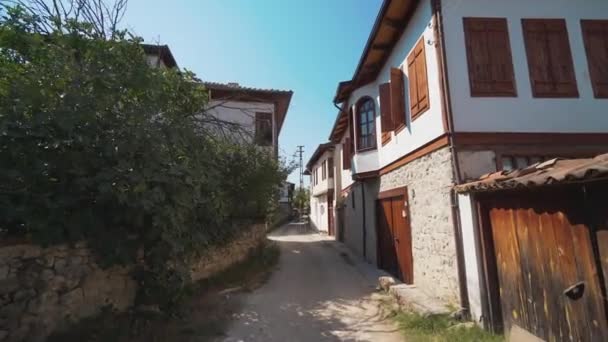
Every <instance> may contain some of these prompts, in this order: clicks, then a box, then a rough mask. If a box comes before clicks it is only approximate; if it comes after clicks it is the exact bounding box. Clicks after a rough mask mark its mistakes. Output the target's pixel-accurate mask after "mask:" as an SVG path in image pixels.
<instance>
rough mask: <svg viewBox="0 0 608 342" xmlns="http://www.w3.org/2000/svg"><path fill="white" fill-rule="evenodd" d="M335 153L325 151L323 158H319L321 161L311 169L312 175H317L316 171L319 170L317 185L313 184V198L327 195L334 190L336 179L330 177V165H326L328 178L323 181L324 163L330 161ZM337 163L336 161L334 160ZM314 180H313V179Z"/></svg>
mask: <svg viewBox="0 0 608 342" xmlns="http://www.w3.org/2000/svg"><path fill="white" fill-rule="evenodd" d="M333 155H334V153H333V151H325V152H323V154H322V155H321V157H319V159H318V160H317V162H316V163H314V164H313V165H312V167H311V170H310V172H311V173H312V174H314V173H315V170H316V169H317V168H318V170H319V171H317V176H318V179H317V184H315V183H311V184H312V193H311V194H312V196H319V195H321V194H326V193H327V192H328V191H330V190H331V189H333V188H334V178H333V177H329V168H328V166H329V163H327V165H326V178H325V179H323V162H324V161H326V160H328V159H329V158H330V157H333ZM334 163H335V160H334ZM311 180H312V178H311Z"/></svg>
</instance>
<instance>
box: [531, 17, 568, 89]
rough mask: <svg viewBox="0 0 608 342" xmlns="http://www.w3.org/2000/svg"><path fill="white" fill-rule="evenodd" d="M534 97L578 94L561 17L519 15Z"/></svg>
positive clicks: (564, 24)
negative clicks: (540, 17) (534, 17)
mask: <svg viewBox="0 0 608 342" xmlns="http://www.w3.org/2000/svg"><path fill="white" fill-rule="evenodd" d="M522 26H523V31H524V41H525V45H526V54H527V57H528V69H529V72H530V83H531V86H532V94H533V95H534V97H578V87H577V85H576V76H575V75H574V63H573V61H572V51H571V50H570V41H569V39H568V30H567V29H566V21H565V20H563V19H522Z"/></svg>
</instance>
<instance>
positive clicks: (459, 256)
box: [431, 0, 470, 318]
mask: <svg viewBox="0 0 608 342" xmlns="http://www.w3.org/2000/svg"><path fill="white" fill-rule="evenodd" d="M431 5H432V7H433V13H434V15H435V33H436V37H437V42H436V44H437V50H438V54H439V68H440V71H441V75H442V87H443V93H444V96H443V99H442V100H443V107H444V110H445V112H446V116H447V124H448V127H447V128H448V132H447V133H448V139H449V141H450V147H451V149H452V151H451V152H452V153H451V155H452V179H453V181H454V182H455V183H456V184H460V183H461V182H462V180H461V177H460V166H459V163H458V156H457V154H456V149H455V148H454V146H455V145H454V134H453V132H454V121H453V117H452V103H451V97H450V87H449V82H448V72H447V57H446V54H445V50H444V47H445V37H444V31H443V17H442V14H441V0H433V1H432V3H431ZM450 202H451V208H452V226H453V227H454V239H455V244H456V262H457V265H458V283H459V288H460V307H461V310H462V314H463V316H464V318H469V316H470V305H469V292H468V289H467V277H466V266H465V261H464V250H463V242H462V225H461V220H460V210H459V207H458V197H457V194H456V192H455V191H454V190H451V191H450Z"/></svg>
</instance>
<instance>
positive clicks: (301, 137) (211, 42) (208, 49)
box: [122, 0, 381, 183]
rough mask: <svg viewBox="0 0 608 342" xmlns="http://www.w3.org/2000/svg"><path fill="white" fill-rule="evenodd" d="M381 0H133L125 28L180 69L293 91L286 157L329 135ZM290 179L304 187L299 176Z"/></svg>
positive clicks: (283, 142)
mask: <svg viewBox="0 0 608 342" xmlns="http://www.w3.org/2000/svg"><path fill="white" fill-rule="evenodd" d="M380 4H381V0H173V1H166V0H164V1H160V0H130V2H129V7H128V10H127V13H126V15H125V18H124V19H123V22H122V24H123V26H125V27H126V28H129V29H130V30H131V31H133V32H134V33H136V34H138V35H139V36H141V37H143V38H144V39H145V40H146V42H149V43H157V42H160V43H161V44H168V45H169V47H170V48H171V51H172V52H173V54H174V56H175V58H176V60H177V63H178V64H179V66H180V68H186V69H189V70H192V71H194V72H195V73H196V74H197V75H198V76H199V77H201V78H202V79H204V80H206V81H216V82H239V83H240V84H241V85H246V86H252V87H260V88H276V89H290V90H293V91H294V97H293V100H292V103H291V107H290V109H289V112H288V114H287V119H286V121H285V124H284V126H283V130H282V131H281V136H280V152H281V154H282V155H285V156H288V157H291V156H292V155H293V154H294V153H295V151H296V146H297V145H304V146H305V148H304V149H305V152H306V153H305V159H304V160H305V161H304V162H306V161H307V160H308V158H309V157H310V155H311V154H312V152H313V151H314V149H315V148H316V146H317V145H318V144H319V143H322V142H325V141H326V140H327V138H328V136H329V132H330V129H331V127H332V125H333V122H334V119H335V117H336V114H337V109H336V108H335V107H334V106H333V104H332V98H333V95H334V93H335V90H336V86H337V84H338V82H339V81H343V80H348V79H350V77H351V76H352V74H353V72H354V70H355V67H356V65H357V63H358V61H359V57H360V56H361V53H362V51H363V48H364V45H365V43H366V41H367V37H368V35H369V32H370V31H371V27H372V25H373V23H374V20H375V17H376V14H377V13H378V9H379V8H380ZM290 180H291V181H293V182H295V183H297V181H298V175H297V172H294V174H292V175H291V176H290Z"/></svg>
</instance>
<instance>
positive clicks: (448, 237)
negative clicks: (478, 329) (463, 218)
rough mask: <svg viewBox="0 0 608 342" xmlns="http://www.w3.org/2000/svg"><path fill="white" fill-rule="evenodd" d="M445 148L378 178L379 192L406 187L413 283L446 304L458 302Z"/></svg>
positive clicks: (448, 155) (449, 174)
mask: <svg viewBox="0 0 608 342" xmlns="http://www.w3.org/2000/svg"><path fill="white" fill-rule="evenodd" d="M451 157H452V156H451V151H450V149H449V148H447V147H446V148H443V149H440V150H438V151H435V152H433V153H431V154H429V155H426V156H424V157H421V158H418V159H416V160H414V161H412V162H411V163H409V164H406V165H404V166H402V167H401V168H398V169H396V170H394V171H392V172H390V173H388V174H386V175H383V176H381V177H380V191H386V190H391V189H395V188H399V187H403V186H407V189H408V195H409V213H410V225H411V228H412V254H413V259H414V284H415V285H417V286H418V288H420V289H422V290H423V291H425V292H427V293H428V294H429V295H431V296H433V297H436V298H439V299H441V300H443V301H444V302H446V303H451V304H455V305H457V304H458V303H459V299H458V298H459V291H458V268H457V264H456V244H455V238H454V227H453V225H452V210H451V202H450V190H451V187H452V178H453V174H452V160H451Z"/></svg>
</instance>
